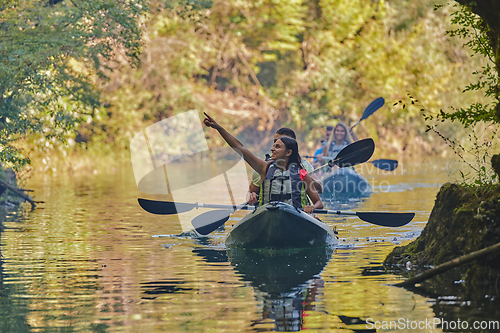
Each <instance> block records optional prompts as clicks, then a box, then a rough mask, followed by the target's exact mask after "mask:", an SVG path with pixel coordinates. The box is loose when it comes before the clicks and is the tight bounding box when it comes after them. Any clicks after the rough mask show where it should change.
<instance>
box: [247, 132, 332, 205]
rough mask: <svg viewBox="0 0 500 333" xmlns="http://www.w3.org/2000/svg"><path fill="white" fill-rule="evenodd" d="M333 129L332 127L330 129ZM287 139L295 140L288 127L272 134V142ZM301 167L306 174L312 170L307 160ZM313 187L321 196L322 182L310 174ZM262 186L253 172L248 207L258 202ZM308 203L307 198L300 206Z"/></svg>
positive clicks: (293, 133)
mask: <svg viewBox="0 0 500 333" xmlns="http://www.w3.org/2000/svg"><path fill="white" fill-rule="evenodd" d="M332 129H333V127H332ZM284 136H286V137H289V138H292V139H294V140H296V136H295V132H294V131H293V130H292V129H291V128H288V127H282V128H280V129H278V130H277V131H276V132H275V133H274V141H273V142H276V140H278V139H279V138H281V137H284ZM301 162H302V166H303V167H304V169H305V170H306V171H307V172H311V171H313V170H314V167H313V166H312V165H311V163H309V162H308V161H307V160H305V159H302V161H301ZM310 176H311V178H312V180H313V184H314V187H315V188H316V191H317V192H318V194H321V193H322V192H323V182H322V181H321V180H320V179H319V178H318V176H317V175H314V174H310ZM261 185H262V178H261V177H260V175H259V174H258V173H257V172H256V171H255V170H254V171H253V173H252V181H251V182H250V185H249V186H248V195H247V202H248V204H249V205H255V204H256V203H258V202H259V193H260V186H261ZM308 204H309V202H308V200H307V197H305V198H303V202H302V205H303V206H305V205H308Z"/></svg>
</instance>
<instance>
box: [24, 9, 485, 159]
mask: <svg viewBox="0 0 500 333" xmlns="http://www.w3.org/2000/svg"><path fill="white" fill-rule="evenodd" d="M434 3H435V1H434V0H420V1H410V0H404V1H400V2H398V3H397V4H396V3H392V2H385V1H372V0H354V1H352V0H350V1H347V0H321V1H320V0H302V1H298V0H297V1H285V0H259V1H254V0H241V1H230V0H216V1H191V0H178V1H162V0H154V1H151V3H150V8H149V13H148V15H147V17H146V19H145V20H144V28H145V33H144V35H143V38H142V43H143V44H142V48H141V51H142V54H141V55H140V64H139V65H138V66H131V65H130V64H129V62H128V61H125V60H124V59H125V58H122V57H121V56H115V57H114V58H112V59H111V58H109V57H108V59H106V58H105V57H98V59H97V60H98V61H99V64H100V65H101V68H102V72H101V74H102V75H105V76H106V77H107V78H108V79H105V78H98V77H96V76H95V75H94V72H95V68H96V66H88V65H87V66H85V67H83V66H82V64H86V61H87V60H88V61H91V60H92V59H93V58H92V57H84V56H81V57H78V56H74V58H75V59H78V60H79V62H78V63H76V62H74V63H72V67H71V66H69V65H68V64H69V62H66V63H64V64H65V65H67V66H66V68H65V70H66V72H65V73H67V74H66V75H68V77H67V79H65V80H60V81H58V82H57V84H56V85H54V87H57V89H59V90H57V91H55V93H54V94H53V95H51V98H52V101H55V100H56V99H55V97H56V95H57V96H66V98H65V99H62V100H60V99H57V101H58V103H59V104H57V107H56V106H53V107H52V106H51V110H52V109H53V108H56V109H57V110H58V109H64V108H66V109H65V110H68V109H71V110H76V111H75V112H74V113H68V112H66V111H65V112H66V113H64V115H66V116H67V117H66V118H61V119H62V121H64V123H63V125H64V126H61V130H59V132H58V133H60V134H59V137H67V138H68V140H69V141H68V142H69V143H71V142H74V141H76V142H78V145H80V147H85V149H87V150H91V149H95V150H99V151H101V153H102V154H104V155H109V154H110V153H111V151H112V150H115V151H119V150H122V151H126V150H127V149H128V145H129V142H130V139H131V138H132V137H133V136H134V135H135V134H136V133H137V132H139V131H140V130H142V129H143V128H144V127H146V126H148V125H150V124H152V123H154V122H156V121H158V120H160V119H163V118H166V117H169V116H171V115H174V114H177V113H179V112H184V111H187V110H191V109H198V110H200V111H207V112H208V113H209V114H211V115H212V116H214V117H216V119H217V120H218V121H219V122H220V123H221V124H222V125H223V126H225V127H226V128H227V129H228V130H229V131H231V132H232V133H235V134H237V135H239V138H241V139H242V140H243V141H244V142H245V143H247V144H252V145H254V146H257V147H258V146H259V145H260V147H261V148H264V147H265V148H266V149H267V148H268V144H269V142H268V141H266V140H267V139H269V138H270V137H272V135H270V133H272V131H273V130H275V129H276V128H277V127H279V126H288V127H292V128H294V129H296V130H297V132H298V135H299V139H300V140H301V141H305V142H307V143H308V147H307V148H310V149H313V148H315V147H314V144H315V142H316V141H317V140H318V139H320V138H321V137H322V136H323V134H324V127H325V126H326V125H330V124H335V123H336V122H337V121H338V120H341V121H344V122H346V123H348V124H352V123H354V122H355V121H357V120H359V118H360V117H361V114H362V112H363V110H364V108H365V107H366V106H367V105H368V104H369V103H370V102H371V101H372V100H373V99H375V98H377V97H380V96H383V97H384V98H385V100H386V101H387V104H386V106H384V107H383V108H381V109H380V110H378V111H377V112H376V113H375V114H373V115H372V116H371V117H370V118H369V120H366V121H364V122H362V123H361V124H360V125H359V126H358V127H357V128H356V131H357V132H358V135H359V136H360V137H368V136H369V137H373V138H374V139H376V140H377V145H378V147H380V149H385V150H391V151H392V152H394V153H398V154H401V153H403V152H409V151H410V152H414V153H415V152H421V151H426V152H436V151H439V147H438V142H436V141H434V140H435V139H434V137H433V136H432V135H429V134H428V133H426V132H425V123H424V120H423V118H422V117H421V111H420V108H418V107H417V106H415V105H413V104H411V103H410V104H409V105H407V106H403V107H394V106H393V104H394V102H395V101H398V100H402V99H403V98H404V96H405V94H406V92H408V91H411V92H412V94H414V95H415V96H419V100H421V101H422V103H424V104H425V105H426V109H427V110H429V112H430V113H431V112H432V113H436V114H438V113H439V110H440V109H442V108H443V106H447V105H466V104H471V102H477V103H483V102H484V101H487V100H485V99H484V98H483V96H482V95H481V94H480V93H479V92H478V91H476V90H473V89H471V90H470V91H467V94H464V93H462V90H463V87H464V86H466V85H467V84H469V82H471V79H470V78H471V72H472V70H471V69H472V68H478V66H479V65H478V64H480V63H481V62H482V61H483V59H482V58H480V57H476V58H472V59H471V58H470V56H469V55H468V54H466V53H465V52H464V51H463V49H462V45H461V42H459V41H458V39H457V38H451V37H450V36H447V35H446V34H445V31H446V30H450V29H452V27H451V23H450V22H449V17H450V12H451V10H452V9H451V8H452V7H451V6H445V7H443V8H442V10H441V11H434V10H432V9H433V6H434ZM62 5H65V6H66V7H67V6H69V4H66V2H63V3H61V4H56V5H54V6H53V7H50V8H58V6H62ZM62 7H64V6H62ZM64 8H65V7H64ZM89 31H90V30H89ZM88 51H89V52H90V50H88ZM103 52H104V51H103ZM58 54H59V53H58ZM72 57H73V56H72ZM58 59H63V57H60V58H58ZM97 60H96V61H97ZM73 61H74V60H73ZM37 73H38V72H37ZM40 73H45V72H43V71H40ZM51 73H58V75H59V74H60V72H59V71H56V70H53V71H52V72H51ZM77 74H78V75H77ZM52 75H54V74H52ZM70 75H73V77H69V76H70ZM93 80H95V81H93ZM93 83H95V84H96V85H97V86H98V88H99V93H100V94H95V95H90V94H87V93H85V96H87V97H88V100H87V101H85V102H84V101H83V99H82V98H78V99H76V98H73V96H74V94H73V91H80V92H88V91H90V89H91V88H92V84H93ZM84 84H88V86H85V85H84ZM70 88H71V89H73V90H72V91H69V90H68V89H70ZM37 96H39V95H37ZM82 96H83V95H82ZM78 103H80V104H78ZM487 103H488V102H484V103H483V104H487ZM37 110H38V109H37ZM37 112H39V111H37ZM68 116H71V117H72V118H71V117H68ZM18 119H19V118H18ZM28 119H31V118H28ZM38 119H42V118H41V117H39V118H38ZM43 119H44V120H43V121H44V122H46V123H47V124H48V126H49V127H50V129H51V132H50V133H52V130H53V129H57V126H55V124H56V123H55V122H54V125H53V124H52V123H51V122H50V119H51V118H49V117H48V116H47V117H46V118H43ZM82 119H84V120H85V123H84V124H83V125H82V126H79V127H75V129H76V130H77V132H78V135H77V136H76V138H75V135H74V134H73V133H72V132H71V131H63V129H68V127H67V125H68V124H69V123H70V122H73V123H74V122H80V121H81V120H82ZM457 128H458V126H456V125H446V131H449V132H454V131H455V132H456V131H457ZM31 132H33V131H31ZM38 132H39V133H41V134H38V135H37V136H31V137H30V140H29V141H28V142H29V144H30V146H31V145H32V147H36V149H37V150H39V149H47V150H50V149H52V150H57V149H58V148H57V144H58V142H59V141H57V140H54V139H53V138H52V137H50V136H47V135H46V133H45V132H41V131H38ZM56 132H57V131H56ZM47 133H48V132H47ZM207 135H211V134H209V133H208V132H207ZM73 139H74V141H73ZM210 140H211V141H210V144H213V145H218V144H223V142H222V140H221V139H220V138H219V137H218V136H213V137H210ZM78 145H75V146H78ZM441 145H443V144H442V143H441ZM42 147H43V148H42ZM302 147H303V146H301V149H303V148H302ZM304 148H305V147H304ZM75 149H77V148H75Z"/></svg>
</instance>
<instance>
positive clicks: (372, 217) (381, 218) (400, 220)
mask: <svg viewBox="0 0 500 333" xmlns="http://www.w3.org/2000/svg"><path fill="white" fill-rule="evenodd" d="M356 215H357V216H358V217H359V218H360V219H362V220H363V221H366V222H369V223H372V224H376V225H380V226H383V227H401V226H403V225H405V224H408V223H409V222H410V221H411V220H413V218H414V217H415V213H367V212H357V213H356Z"/></svg>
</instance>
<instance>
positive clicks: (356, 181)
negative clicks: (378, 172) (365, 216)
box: [320, 168, 372, 200]
mask: <svg viewBox="0 0 500 333" xmlns="http://www.w3.org/2000/svg"><path fill="white" fill-rule="evenodd" d="M321 180H322V181H323V193H321V195H320V197H321V199H322V200H332V199H335V198H346V197H368V196H370V194H371V192H372V190H371V186H370V183H369V182H368V180H366V178H364V177H363V176H361V175H360V174H358V173H357V172H356V171H354V170H352V169H351V168H340V169H338V170H337V171H336V172H335V173H333V174H331V173H329V174H326V175H324V176H323V177H322V178H321Z"/></svg>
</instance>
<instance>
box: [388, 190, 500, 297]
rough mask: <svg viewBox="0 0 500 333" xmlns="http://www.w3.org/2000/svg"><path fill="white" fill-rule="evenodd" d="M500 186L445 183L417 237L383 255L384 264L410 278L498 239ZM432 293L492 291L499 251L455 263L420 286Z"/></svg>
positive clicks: (497, 282)
mask: <svg viewBox="0 0 500 333" xmlns="http://www.w3.org/2000/svg"><path fill="white" fill-rule="evenodd" d="M499 198H500V184H490V185H481V186H467V185H459V184H454V183H446V184H444V185H443V186H442V187H441V189H440V191H439V192H438V194H437V197H436V202H435V206H434V208H433V210H432V212H431V215H430V216H429V221H428V223H427V225H426V226H425V228H424V230H423V231H422V233H421V235H420V236H419V237H418V238H417V239H415V240H414V241H413V242H411V243H410V244H408V245H406V246H398V247H396V248H394V249H393V251H392V252H391V253H390V254H389V255H388V256H387V257H386V259H385V261H384V265H385V266H386V268H388V269H390V270H394V271H398V272H400V273H401V274H403V275H404V276H405V277H407V278H411V277H413V276H415V275H417V274H419V273H421V272H422V271H425V270H428V269H430V268H431V267H434V266H437V265H440V264H443V263H445V262H447V261H450V260H452V259H454V258H457V257H460V256H462V255H465V254H468V253H471V252H474V251H478V250H481V249H483V248H486V247H488V246H491V245H494V244H496V243H499V242H500V200H499ZM420 287H421V288H423V289H424V290H426V291H428V292H429V293H432V294H443V293H450V292H451V293H456V292H461V293H465V294H467V295H468V296H471V297H473V298H475V297H478V295H482V297H484V296H485V295H496V294H498V290H499V289H500V254H496V255H490V256H488V257H484V258H481V259H479V260H476V261H474V262H472V263H470V264H467V265H464V266H461V267H457V268H455V269H453V270H451V271H448V272H446V273H444V274H441V275H438V276H435V277H433V278H431V279H429V280H427V281H424V282H422V283H421V284H420Z"/></svg>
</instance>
